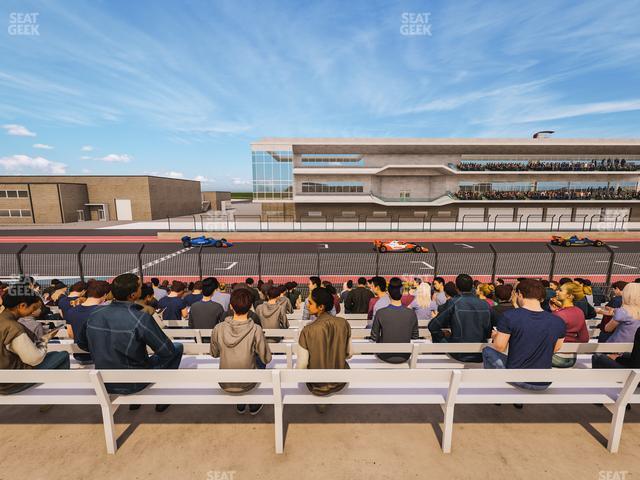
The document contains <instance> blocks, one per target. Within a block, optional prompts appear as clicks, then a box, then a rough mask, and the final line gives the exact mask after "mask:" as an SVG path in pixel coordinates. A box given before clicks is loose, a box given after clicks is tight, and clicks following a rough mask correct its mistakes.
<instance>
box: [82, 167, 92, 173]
mask: <svg viewBox="0 0 640 480" xmlns="http://www.w3.org/2000/svg"><path fill="white" fill-rule="evenodd" d="M82 173H91V170H89V169H88V168H83V169H82Z"/></svg>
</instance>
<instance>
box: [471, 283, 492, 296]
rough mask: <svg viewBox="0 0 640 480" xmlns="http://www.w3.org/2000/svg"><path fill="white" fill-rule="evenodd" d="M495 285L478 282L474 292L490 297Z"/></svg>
mask: <svg viewBox="0 0 640 480" xmlns="http://www.w3.org/2000/svg"><path fill="white" fill-rule="evenodd" d="M494 291H495V287H494V286H493V284H491V283H479V284H478V286H477V287H476V293H477V295H478V296H479V297H485V298H491V297H493V292H494Z"/></svg>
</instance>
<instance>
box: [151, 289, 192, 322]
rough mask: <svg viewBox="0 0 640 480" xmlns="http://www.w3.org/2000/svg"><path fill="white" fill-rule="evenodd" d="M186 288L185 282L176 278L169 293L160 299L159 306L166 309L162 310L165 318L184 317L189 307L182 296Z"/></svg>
mask: <svg viewBox="0 0 640 480" xmlns="http://www.w3.org/2000/svg"><path fill="white" fill-rule="evenodd" d="M186 288H187V286H186V285H185V284H184V282H180V281H178V280H174V281H173V283H172V284H171V292H169V295H167V296H166V297H162V298H161V299H160V300H158V308H159V309H162V310H164V311H163V312H162V319H163V320H181V319H182V317H183V316H184V314H185V313H186V308H187V302H186V301H185V300H184V298H182V296H183V294H184V291H185V289H186Z"/></svg>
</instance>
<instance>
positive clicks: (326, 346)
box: [296, 287, 351, 413]
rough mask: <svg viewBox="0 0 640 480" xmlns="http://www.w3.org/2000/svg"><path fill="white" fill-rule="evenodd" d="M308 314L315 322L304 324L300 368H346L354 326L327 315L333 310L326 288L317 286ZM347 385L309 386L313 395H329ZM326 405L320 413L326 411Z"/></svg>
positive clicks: (298, 360) (312, 293)
mask: <svg viewBox="0 0 640 480" xmlns="http://www.w3.org/2000/svg"><path fill="white" fill-rule="evenodd" d="M308 308H309V313H310V315H314V316H316V317H317V319H316V321H314V322H312V323H309V324H307V325H305V327H304V328H303V329H302V331H301V332H300V338H299V339H298V357H297V362H296V367H297V368H302V369H304V368H311V369H345V368H349V364H348V363H347V358H350V357H351V351H350V348H351V327H350V326H349V323H348V322H347V321H346V320H345V319H344V318H342V317H335V316H333V315H331V314H330V313H328V312H329V311H330V310H331V309H332V308H333V298H332V297H331V294H330V293H329V292H328V291H327V289H326V288H322V287H316V288H314V289H313V290H312V291H311V295H310V296H309V305H308ZM345 385H346V384H344V383H308V384H307V388H308V389H309V391H311V393H313V394H314V395H320V396H326V395H330V394H332V393H335V392H338V391H340V390H342V389H343V388H344V387H345ZM325 409H326V406H325V405H319V406H318V411H319V412H321V413H322V412H324V411H325Z"/></svg>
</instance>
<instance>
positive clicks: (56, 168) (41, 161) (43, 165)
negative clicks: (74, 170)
mask: <svg viewBox="0 0 640 480" xmlns="http://www.w3.org/2000/svg"><path fill="white" fill-rule="evenodd" d="M0 166H2V167H3V168H4V169H5V170H6V171H7V172H12V173H23V171H24V170H30V171H29V172H26V173H40V174H42V173H46V174H53V175H64V174H65V173H67V166H66V165H65V164H64V163H60V162H52V161H51V160H47V159H46V158H44V157H30V156H28V155H11V156H10V157H2V158H0Z"/></svg>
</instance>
